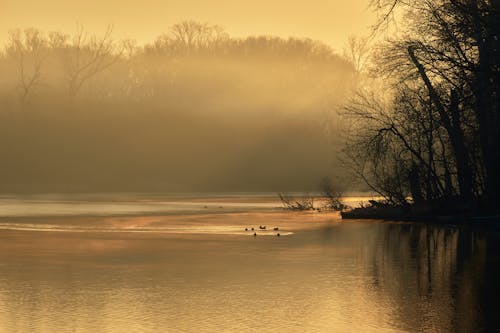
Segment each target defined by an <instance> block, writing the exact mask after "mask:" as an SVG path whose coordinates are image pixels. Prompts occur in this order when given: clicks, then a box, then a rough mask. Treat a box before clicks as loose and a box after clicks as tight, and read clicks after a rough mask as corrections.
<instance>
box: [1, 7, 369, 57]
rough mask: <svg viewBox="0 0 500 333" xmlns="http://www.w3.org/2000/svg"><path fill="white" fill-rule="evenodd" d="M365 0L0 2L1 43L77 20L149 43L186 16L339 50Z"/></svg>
mask: <svg viewBox="0 0 500 333" xmlns="http://www.w3.org/2000/svg"><path fill="white" fill-rule="evenodd" d="M367 7H368V0H301V1H297V0H141V1H132V0H79V1H75V0H0V42H4V41H5V39H6V37H7V32H8V30H10V29H13V28H26V27H38V28H40V29H42V30H44V31H53V30H58V31H63V32H67V33H70V32H74V31H75V30H76V26H77V24H82V25H83V26H84V27H86V29H87V30H89V31H91V32H102V31H104V30H105V29H106V27H107V25H108V24H113V26H114V35H115V37H117V38H125V37H126V38H133V39H137V40H138V41H139V42H140V43H142V42H149V41H151V40H153V39H154V37H156V36H158V35H159V34H161V33H162V32H164V31H166V30H167V29H168V27H169V26H171V25H172V24H174V23H177V22H179V21H182V20H185V19H193V20H197V21H203V22H209V23H213V24H219V25H222V26H224V27H225V28H226V30H227V31H228V32H229V33H230V34H231V35H232V36H247V35H260V34H268V35H278V36H282V37H288V36H297V37H310V38H313V39H319V40H322V41H324V42H326V43H328V44H330V45H331V46H333V47H334V48H335V49H341V48H342V47H343V46H344V43H345V41H346V39H347V36H348V35H349V34H355V35H360V34H366V33H367V31H368V27H369V25H370V24H371V23H373V19H374V15H373V13H372V11H371V9H368V8H367Z"/></svg>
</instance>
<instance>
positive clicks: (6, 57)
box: [0, 21, 356, 192]
mask: <svg viewBox="0 0 500 333" xmlns="http://www.w3.org/2000/svg"><path fill="white" fill-rule="evenodd" d="M9 36H10V37H9V40H8V42H7V43H6V45H5V46H4V47H3V49H2V50H1V52H0V154H1V156H2V163H1V166H0V171H1V172H0V184H1V186H0V191H3V192H13V191H16V192H19V191H23V192H24V191H31V192H44V191H52V192H66V191H93V190H98V191H150V190H154V191H183V190H193V191H199V190H211V191H219V190H238V191H245V190H272V191H280V190H281V191H282V190H303V189H309V188H315V187H316V184H317V182H318V179H320V178H321V177H323V176H326V175H329V174H331V173H332V171H331V166H332V164H333V163H334V160H333V156H332V155H333V154H332V153H331V151H332V149H331V143H332V138H333V139H334V141H335V142H336V143H337V144H338V145H339V144H340V140H338V139H336V138H335V137H334V136H333V135H331V133H334V132H335V131H336V125H335V124H336V121H337V118H336V111H337V109H339V108H340V107H341V103H342V102H343V100H344V99H345V97H346V95H347V94H348V93H349V91H350V89H351V88H352V87H353V86H354V85H355V84H356V83H355V81H356V73H355V69H354V67H353V66H352V64H351V63H350V62H349V61H347V60H345V59H344V58H343V57H342V56H340V55H339V54H337V53H336V52H335V51H334V50H333V49H332V48H330V47H329V46H327V45H325V44H323V43H321V42H317V41H313V40H310V39H304V38H279V37H273V36H253V37H246V38H234V37H231V36H230V35H229V34H228V33H227V32H226V31H225V30H224V29H223V28H221V27H220V26H217V25H212V24H207V23H200V22H194V21H185V22H180V23H178V24H174V25H173V26H172V27H170V29H168V31H166V32H165V33H164V34H162V35H160V36H159V37H157V38H156V39H155V40H154V41H152V42H150V43H146V44H138V43H136V42H134V41H132V40H116V39H115V38H114V37H113V31H112V28H109V29H107V30H106V31H104V32H103V33H102V34H96V35H94V34H90V33H88V32H86V31H85V29H84V28H83V27H79V28H78V29H77V30H76V32H75V33H73V34H67V33H63V32H43V31H41V30H39V29H35V28H29V29H24V30H13V31H11V32H10V35H9Z"/></svg>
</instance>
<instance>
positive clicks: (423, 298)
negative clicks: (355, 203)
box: [372, 224, 498, 332]
mask: <svg viewBox="0 0 500 333" xmlns="http://www.w3.org/2000/svg"><path fill="white" fill-rule="evenodd" d="M488 242H491V240H487V239H486V237H485V236H484V235H481V234H479V233H477V232H471V231H467V230H460V229H451V228H442V227H438V226H432V225H419V224H415V225H400V224H392V225H389V226H387V228H386V229H385V231H382V233H381V234H380V235H379V244H381V246H380V247H378V252H375V253H374V254H373V264H372V273H373V276H374V281H376V284H375V286H376V287H377V289H378V290H379V291H380V293H381V294H380V296H381V297H383V296H384V295H387V294H388V295H389V297H390V301H391V302H394V303H395V308H397V311H396V313H395V315H396V316H398V317H399V321H400V322H401V323H402V325H403V326H404V327H406V328H408V329H410V328H411V329H412V330H414V331H420V330H423V329H432V328H433V327H434V328H436V327H447V328H448V329H449V330H450V331H467V332H472V331H477V330H478V329H480V328H481V325H482V324H483V323H484V322H485V320H486V319H489V320H490V321H489V322H487V325H495V321H493V322H492V321H491V318H487V316H488V313H491V311H488V310H487V309H488V308H489V307H491V304H490V302H491V296H489V297H486V298H485V295H484V294H483V293H484V292H485V291H486V292H488V293H490V292H491V291H492V290H498V288H496V287H492V286H491V282H489V281H491V279H492V278H493V276H488V275H486V272H487V271H488V270H490V269H492V268H491V267H489V266H488V263H487V260H488V253H487V249H486V246H487V244H488ZM490 256H491V255H490ZM493 270H495V271H498V268H493ZM493 275H494V274H493ZM496 275H497V276H498V273H496ZM484 286H488V289H489V290H488V289H483V287H484ZM485 310H487V311H485Z"/></svg>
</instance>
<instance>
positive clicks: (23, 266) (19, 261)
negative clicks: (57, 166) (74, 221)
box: [0, 214, 500, 332]
mask: <svg viewBox="0 0 500 333" xmlns="http://www.w3.org/2000/svg"><path fill="white" fill-rule="evenodd" d="M221 218H223V217H221ZM228 218H229V217H228ZM247 218H248V216H247ZM261 218H262V219H267V221H268V222H269V216H268V217H266V215H265V214H264V215H263V216H261ZM247 222H248V221H241V223H242V224H243V225H244V224H245V223H247ZM255 222H256V223H257V224H258V223H259V222H260V221H258V220H257V221H255ZM272 222H273V223H274V222H276V223H278V222H279V221H272ZM308 222H310V221H307V220H305V221H304V222H303V223H304V224H307V223H308ZM499 240H500V239H499V235H498V232H492V231H481V230H468V229H463V228H452V227H437V226H432V225H422V224H399V223H377V222H369V223H367V222H350V223H336V222H328V223H318V224H317V225H316V227H314V228H311V225H310V224H308V225H307V228H302V229H301V228H299V227H297V226H296V229H295V230H294V234H293V235H291V236H289V237H284V238H271V237H262V238H257V239H254V238H253V237H245V236H235V235H205V236H202V235H191V236H189V235H182V236H179V235H177V236H173V235H164V234H154V233H150V234H137V233H135V234H134V233H130V234H126V233H123V234H120V233H113V234H109V233H107V234H106V233H98V232H96V233H88V234H87V233H71V232H68V233H40V232H32V231H12V230H10V231H5V230H4V231H2V232H0V332H90V331H92V332H167V331H168V332H257V331H258V332H332V331H337V332H339V331H340V332H342V331H362V332H370V331H373V332H382V331H383V332H403V331H408V332H428V331H440V332H461V331H463V332H476V331H495V329H499V328H500V320H499V319H498V318H497V314H498V313H500V308H499V306H498V304H497V298H498V296H499V295H500V294H499V293H498V292H499V287H498V286H497V281H500V279H499V278H500V274H499V260H498V258H497V253H498V247H499V245H498V244H500V243H499V242H498V241H499Z"/></svg>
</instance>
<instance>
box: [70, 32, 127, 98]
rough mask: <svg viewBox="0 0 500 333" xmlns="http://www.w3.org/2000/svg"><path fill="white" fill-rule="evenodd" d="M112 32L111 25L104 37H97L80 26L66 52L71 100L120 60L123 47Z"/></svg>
mask: <svg viewBox="0 0 500 333" xmlns="http://www.w3.org/2000/svg"><path fill="white" fill-rule="evenodd" d="M112 32H113V29H112V27H111V26H110V27H108V28H107V30H106V32H105V33H104V35H103V36H102V37H97V36H95V35H92V36H91V35H89V34H88V33H87V32H85V30H84V29H83V27H82V26H79V27H78V31H77V33H76V34H75V35H74V36H73V38H72V41H71V44H70V45H69V47H68V50H67V52H66V54H65V70H66V75H67V80H68V93H69V97H70V100H71V101H74V99H75V98H76V97H77V95H78V93H79V92H80V90H81V88H82V86H83V85H84V84H85V83H86V82H88V81H89V80H90V79H91V78H93V77H94V76H96V75H97V74H99V73H101V72H102V71H104V70H106V69H107V68H109V67H110V66H112V65H113V64H115V63H116V62H118V61H119V60H120V57H121V54H122V49H121V48H118V47H117V45H116V43H115V42H114V41H113V39H112Z"/></svg>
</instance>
